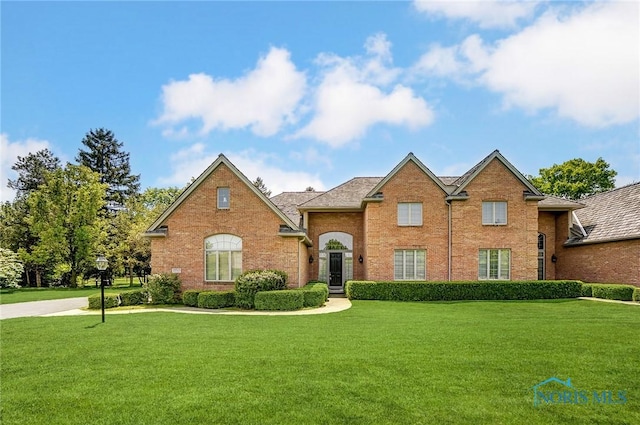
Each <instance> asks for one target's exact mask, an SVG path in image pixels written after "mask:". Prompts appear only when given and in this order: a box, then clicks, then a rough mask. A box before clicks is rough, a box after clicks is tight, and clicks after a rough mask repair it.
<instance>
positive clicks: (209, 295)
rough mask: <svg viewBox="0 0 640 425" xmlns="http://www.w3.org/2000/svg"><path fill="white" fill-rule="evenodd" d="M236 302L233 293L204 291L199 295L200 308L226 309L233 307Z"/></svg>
mask: <svg viewBox="0 0 640 425" xmlns="http://www.w3.org/2000/svg"><path fill="white" fill-rule="evenodd" d="M235 302H236V297H235V292H233V291H204V292H200V293H199V294H198V307H200V308H225V307H233V306H234V305H235Z"/></svg>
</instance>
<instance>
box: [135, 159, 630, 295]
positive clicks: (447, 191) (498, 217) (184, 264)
mask: <svg viewBox="0 0 640 425" xmlns="http://www.w3.org/2000/svg"><path fill="white" fill-rule="evenodd" d="M636 192H637V191H636ZM601 196H604V195H601ZM594 198H596V197H594ZM590 199H591V198H587V199H586V200H585V202H584V203H577V202H573V201H567V200H564V199H560V198H555V197H546V196H544V195H543V194H541V193H540V192H539V191H538V190H537V189H536V188H535V187H534V186H533V185H532V184H531V183H530V182H529V181H528V180H527V179H526V178H525V177H524V176H523V175H522V174H521V173H520V172H519V171H518V170H517V169H516V168H515V167H514V166H513V165H511V164H510V163H509V162H508V161H507V160H506V159H505V158H504V157H503V156H502V155H501V154H500V152H498V151H494V152H492V153H491V154H490V155H489V156H487V157H486V158H484V159H483V160H482V161H480V162H479V163H478V164H477V165H476V166H475V167H473V168H472V169H471V170H469V171H468V172H467V173H465V174H464V175H463V176H461V177H436V176H435V175H434V174H433V173H432V172H431V171H430V170H429V169H428V168H427V167H426V166H425V165H424V164H423V163H422V162H420V160H418V159H417V158H416V157H415V156H414V155H413V154H411V153H410V154H409V155H407V156H406V157H405V158H404V160H403V161H401V162H400V163H399V164H398V165H397V166H396V167H395V168H394V169H393V170H392V171H391V172H390V173H389V174H388V175H387V176H386V177H356V178H353V179H351V180H349V181H348V182H346V183H344V184H342V185H340V186H337V187H335V188H333V189H331V190H329V191H327V192H286V193H282V194H280V195H277V196H274V197H273V198H271V199H268V198H267V197H266V196H265V195H264V194H263V193H262V192H260V191H259V190H258V189H257V188H256V187H254V186H253V184H252V183H251V181H250V180H249V179H247V177H246V176H244V175H243V174H242V173H241V172H240V171H239V170H238V169H237V168H236V167H235V166H234V165H233V164H232V163H231V162H230V161H229V160H228V159H227V158H226V157H225V156H224V155H220V156H219V157H218V159H216V161H214V163H213V164H211V165H210V166H209V167H208V168H207V170H205V171H204V173H202V175H200V176H199V177H198V178H197V179H196V180H195V181H194V182H193V183H192V184H191V185H190V186H189V187H188V188H187V189H186V190H185V191H184V192H183V193H182V194H181V195H180V196H179V197H178V199H177V200H176V201H175V202H174V203H173V204H172V205H171V206H170V207H169V208H168V209H167V210H166V211H165V212H164V213H163V214H162V215H161V216H160V217H159V218H158V219H157V220H156V221H155V222H154V223H153V224H152V226H151V227H150V228H149V230H148V231H147V232H146V234H145V235H146V236H148V237H150V238H151V252H152V257H151V267H152V271H153V272H154V273H160V272H173V273H179V274H180V275H181V278H182V282H183V285H184V287H186V288H194V289H195V288H199V289H202V288H210V289H225V288H230V287H232V285H233V280H234V278H235V277H236V276H237V275H238V274H239V273H241V272H242V271H245V270H251V269H258V268H260V269H262V268H275V269H281V270H284V271H286V272H287V273H288V275H289V282H290V285H291V286H302V285H304V284H305V283H306V282H308V281H310V280H321V281H326V282H327V283H329V286H330V290H331V291H332V292H341V291H343V289H344V283H345V282H346V281H347V280H349V279H366V280H431V281H437V280H477V279H511V280H532V279H556V278H578V279H585V280H591V281H596V279H600V280H602V279H604V280H605V281H609V279H608V278H607V277H608V276H609V275H606V274H603V273H602V271H600V274H593V276H592V275H591V274H584V275H583V274H580V273H582V272H584V271H585V270H586V269H585V268H581V267H579V265H580V264H581V260H580V259H574V257H580V256H582V257H584V259H585V260H586V258H587V257H588V256H589V255H591V256H592V257H593V254H589V252H590V251H588V250H589V248H587V250H584V248H580V247H581V246H586V245H589V244H593V245H594V246H595V242H594V241H595V234H594V235H593V239H592V240H591V241H590V240H588V239H589V237H591V236H590V235H589V233H587V236H588V237H586V238H585V237H583V238H581V239H575V238H572V239H569V238H570V237H571V236H572V235H573V234H575V231H576V229H583V230H585V231H587V230H586V228H583V227H581V226H584V223H583V222H582V219H581V220H580V221H579V220H577V217H580V214H583V213H584V212H585V211H588V210H589V208H590V205H589V204H590V202H592V201H591V200H590ZM593 203H594V204H596V203H597V202H595V201H594V202H593ZM636 215H637V213H636ZM596 216H597V214H596ZM585 217H587V216H585ZM580 223H582V224H580ZM636 224H637V222H636ZM596 227H597V226H596ZM636 230H638V229H637V228H636ZM592 233H593V232H592ZM636 235H637V236H636V239H635V241H624V242H606V243H608V244H622V245H616V246H615V248H614V249H615V250H618V249H623V250H624V249H626V248H627V245H625V244H629V246H632V247H634V248H633V249H635V251H633V252H634V253H635V258H631V257H633V254H630V255H629V259H628V262H629V263H628V264H629V265H632V264H635V266H631V267H630V269H632V270H635V275H633V273H631V274H629V276H631V277H633V276H635V280H633V279H631V278H627V277H624V278H621V279H620V280H618V281H620V283H634V284H639V283H638V261H640V260H639V259H638V247H639V246H640V245H638V243H639V241H640V232H636ZM616 237H617V236H616ZM618 246H620V247H621V248H618ZM580 250H583V251H580ZM625 252H626V251H625ZM596 255H599V254H596ZM600 258H603V256H602V255H599V258H596V259H595V260H594V261H596V262H597V261H598V260H599V259H600ZM612 258H617V257H616V256H613V257H612ZM634 261H635V262H634ZM633 267H635V269H633ZM583 276H588V277H583ZM620 276H626V275H622V274H621V275H620Z"/></svg>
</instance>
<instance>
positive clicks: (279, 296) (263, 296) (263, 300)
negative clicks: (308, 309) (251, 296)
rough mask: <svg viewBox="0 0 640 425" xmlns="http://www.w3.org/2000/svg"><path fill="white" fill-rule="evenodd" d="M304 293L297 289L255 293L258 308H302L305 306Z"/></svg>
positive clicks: (282, 309)
mask: <svg viewBox="0 0 640 425" xmlns="http://www.w3.org/2000/svg"><path fill="white" fill-rule="evenodd" d="M304 293H305V291H300V290H296V289H285V290H278V291H262V292H258V293H257V294H256V295H255V300H254V301H255V308H256V310H280V311H286V310H300V309H301V308H303V307H304Z"/></svg>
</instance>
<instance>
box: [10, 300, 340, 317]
mask: <svg viewBox="0 0 640 425" xmlns="http://www.w3.org/2000/svg"><path fill="white" fill-rule="evenodd" d="M85 300H86V298H85ZM23 304H26V303H23ZM16 305H17V304H16ZM86 305H87V304H86V303H85V305H84V306H85V307H86ZM349 308H351V301H349V300H348V299H347V298H329V301H327V302H326V304H325V305H324V306H322V307H319V308H310V309H305V310H295V311H255V310H252V311H242V310H224V309H223V310H213V309H206V308H195V307H185V306H176V307H162V308H140V307H131V308H125V307H120V308H118V309H108V310H105V313H106V314H107V315H112V314H136V313H150V312H158V311H161V312H166V313H183V314H222V315H239V316H240V315H242V316H303V315H309V314H328V313H337V312H339V311H344V310H347V309H349ZM100 314H102V312H101V310H86V309H82V307H80V308H71V309H68V310H59V311H55V312H50V313H45V314H34V315H35V316H45V317H52V316H89V315H100ZM14 317H23V316H14Z"/></svg>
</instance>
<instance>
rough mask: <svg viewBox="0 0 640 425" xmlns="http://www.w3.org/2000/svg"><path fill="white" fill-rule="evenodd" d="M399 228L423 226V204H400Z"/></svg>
mask: <svg viewBox="0 0 640 425" xmlns="http://www.w3.org/2000/svg"><path fill="white" fill-rule="evenodd" d="M398 226H422V203H420V202H400V203H398Z"/></svg>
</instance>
